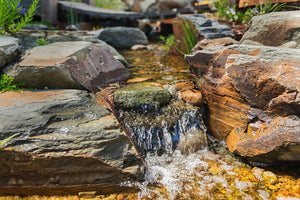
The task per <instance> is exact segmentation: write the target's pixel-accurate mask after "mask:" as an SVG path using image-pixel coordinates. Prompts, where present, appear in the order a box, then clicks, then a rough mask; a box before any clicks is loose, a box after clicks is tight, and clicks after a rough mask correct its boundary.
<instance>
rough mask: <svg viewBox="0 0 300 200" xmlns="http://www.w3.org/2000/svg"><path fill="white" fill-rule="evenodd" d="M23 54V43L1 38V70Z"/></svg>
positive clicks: (6, 37) (4, 37)
mask: <svg viewBox="0 0 300 200" xmlns="http://www.w3.org/2000/svg"><path fill="white" fill-rule="evenodd" d="M21 52H22V48H21V41H20V40H19V39H17V38H14V37H8V36H0V69H1V68H2V67H3V66H5V65H7V64H9V63H11V62H12V61H14V60H16V59H17V58H18V56H19V55H20V54H21Z"/></svg>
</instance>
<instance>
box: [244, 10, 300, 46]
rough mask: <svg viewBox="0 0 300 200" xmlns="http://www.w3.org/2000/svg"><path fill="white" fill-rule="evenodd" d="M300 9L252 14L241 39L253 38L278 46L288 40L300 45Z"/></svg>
mask: <svg viewBox="0 0 300 200" xmlns="http://www.w3.org/2000/svg"><path fill="white" fill-rule="evenodd" d="M299 28H300V11H288V12H272V13H270V14H266V15H259V16H254V17H253V18H252V19H251V22H250V27H249V30H248V31H247V32H246V33H245V35H244V36H243V38H242V40H241V41H244V40H253V41H256V42H260V43H262V44H263V45H266V46H280V45H282V44H284V43H286V42H289V41H295V42H297V48H299V47H300V39H299V38H300V37H299V34H300V33H299Z"/></svg>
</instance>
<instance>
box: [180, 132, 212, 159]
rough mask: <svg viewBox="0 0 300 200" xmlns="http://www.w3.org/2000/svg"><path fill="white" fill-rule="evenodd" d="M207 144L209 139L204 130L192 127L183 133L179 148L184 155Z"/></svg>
mask: <svg viewBox="0 0 300 200" xmlns="http://www.w3.org/2000/svg"><path fill="white" fill-rule="evenodd" d="M207 146H208V139H207V137H206V135H205V133H203V130H201V129H197V128H196V127H192V128H190V129H189V130H188V131H187V132H186V133H185V134H181V138H180V141H179V144H178V146H177V150H179V151H180V152H181V153H182V154H184V155H188V154H190V153H195V152H197V151H199V150H202V149H204V148H205V147H207Z"/></svg>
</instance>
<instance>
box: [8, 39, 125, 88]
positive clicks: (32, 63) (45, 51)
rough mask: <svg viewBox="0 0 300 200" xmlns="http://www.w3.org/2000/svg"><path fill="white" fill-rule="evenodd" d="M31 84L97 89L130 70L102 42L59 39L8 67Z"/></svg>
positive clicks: (33, 50) (119, 78)
mask: <svg viewBox="0 0 300 200" xmlns="http://www.w3.org/2000/svg"><path fill="white" fill-rule="evenodd" d="M5 73H6V74H7V75H9V76H13V77H15V81H16V82H25V83H26V86H27V87H31V88H41V89H43V88H44V87H47V88H51V89H87V90H90V91H95V90H97V87H98V86H102V85H105V84H106V83H109V82H113V81H117V80H121V79H124V78H125V77H127V71H126V69H125V67H124V65H123V64H121V63H120V62H119V61H117V60H116V59H114V57H113V56H112V55H111V53H110V52H109V51H108V50H107V49H106V48H104V47H103V46H101V45H97V44H92V43H90V42H85V41H78V42H57V43H52V44H49V45H46V46H39V47H35V48H33V49H31V50H28V52H27V53H26V56H25V58H24V59H23V60H22V62H20V63H19V64H17V65H15V66H11V67H9V68H6V69H5Z"/></svg>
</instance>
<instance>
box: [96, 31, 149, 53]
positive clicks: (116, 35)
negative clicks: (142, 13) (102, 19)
mask: <svg viewBox="0 0 300 200" xmlns="http://www.w3.org/2000/svg"><path fill="white" fill-rule="evenodd" d="M98 38H99V39H100V40H103V41H104V42H106V43H108V44H109V45H111V46H113V47H114V48H116V49H130V48H131V47H132V46H134V45H137V44H141V45H147V44H148V39H147V36H146V35H145V34H144V32H143V31H141V30H140V29H138V28H128V27H112V28H105V29H103V30H102V31H101V32H100V34H99V37H98Z"/></svg>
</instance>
